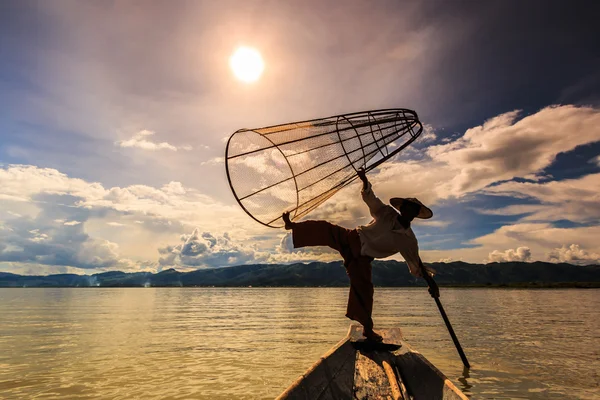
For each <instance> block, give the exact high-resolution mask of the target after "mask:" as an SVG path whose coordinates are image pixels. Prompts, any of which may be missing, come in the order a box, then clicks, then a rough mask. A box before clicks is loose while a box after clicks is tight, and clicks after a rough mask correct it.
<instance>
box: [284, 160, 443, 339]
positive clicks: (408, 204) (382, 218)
mask: <svg viewBox="0 0 600 400" xmlns="http://www.w3.org/2000/svg"><path fill="white" fill-rule="evenodd" d="M358 177H359V178H360V179H361V181H362V183H363V185H362V190H361V195H362V199H363V200H364V202H365V203H367V206H368V207H369V212H370V213H371V216H372V217H373V220H372V221H371V222H370V223H369V224H368V225H366V226H359V227H358V228H356V229H352V230H350V229H346V228H343V227H341V226H337V225H334V224H331V223H329V222H326V221H304V222H292V221H290V213H289V212H286V213H283V215H282V218H283V221H284V223H285V229H291V230H292V239H293V242H294V247H295V248H298V247H306V246H329V247H331V248H332V249H334V250H337V251H339V252H340V254H341V256H342V258H343V259H344V266H345V267H346V272H347V273H348V276H349V277H350V295H349V298H348V307H347V311H346V317H348V318H350V319H352V320H355V321H358V322H360V323H361V324H362V325H363V335H364V336H365V337H366V338H367V340H369V341H374V342H381V340H382V337H381V335H379V334H378V333H376V332H375V331H374V330H373V319H372V318H371V315H372V313H373V291H374V290H373V281H372V275H371V261H373V259H374V258H385V257H389V256H391V255H393V254H396V253H398V252H399V253H400V254H401V255H402V257H404V260H406V264H407V265H408V268H409V270H410V272H411V274H413V275H414V276H417V277H423V278H424V279H425V280H426V281H427V283H428V285H429V293H430V294H431V296H432V297H439V289H438V287H437V285H436V283H435V281H434V280H433V279H432V278H431V275H432V274H433V270H432V269H430V268H428V267H425V266H424V265H423V263H422V262H421V258H420V257H419V245H418V242H417V238H416V237H415V234H414V232H413V230H412V229H411V227H410V223H411V222H412V220H413V219H414V218H423V219H427V218H431V217H432V216H433V212H432V211H431V210H430V209H429V208H428V207H426V206H424V205H423V203H421V202H420V201H419V200H417V199H415V198H398V197H395V198H392V199H391V200H390V204H391V206H389V205H387V204H384V203H383V202H382V201H381V200H380V199H379V198H378V197H377V196H375V193H373V188H372V187H371V183H370V182H369V180H368V179H367V175H366V172H365V170H364V169H359V170H358ZM396 210H397V211H396ZM398 211H399V212H400V213H399V214H398ZM423 271H426V273H425V274H423ZM430 274H431V275H430Z"/></svg>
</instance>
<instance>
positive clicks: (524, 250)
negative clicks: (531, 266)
mask: <svg viewBox="0 0 600 400" xmlns="http://www.w3.org/2000/svg"><path fill="white" fill-rule="evenodd" d="M508 261H523V262H525V261H531V250H530V249H529V247H525V246H523V247H518V248H517V249H508V250H505V251H498V250H494V251H492V252H491V253H490V254H489V255H488V258H487V260H485V262H508Z"/></svg>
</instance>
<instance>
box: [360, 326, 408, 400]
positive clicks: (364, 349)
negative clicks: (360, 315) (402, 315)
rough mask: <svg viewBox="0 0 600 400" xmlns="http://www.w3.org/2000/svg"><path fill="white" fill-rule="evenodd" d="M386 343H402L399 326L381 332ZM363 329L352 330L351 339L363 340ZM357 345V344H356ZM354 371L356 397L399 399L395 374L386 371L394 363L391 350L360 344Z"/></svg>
mask: <svg viewBox="0 0 600 400" xmlns="http://www.w3.org/2000/svg"><path fill="white" fill-rule="evenodd" d="M380 334H381V336H383V343H384V346H379V347H381V348H383V349H385V345H394V344H395V345H398V346H400V344H401V337H402V333H401V331H400V329H399V328H392V329H385V330H382V331H381V332H380ZM361 337H362V329H360V327H354V329H353V330H352V331H351V340H352V341H353V342H354V343H356V342H361V341H363V339H361ZM355 347H356V346H355ZM356 348H357V349H358V351H357V354H356V364H355V371H354V387H353V396H354V398H355V399H390V400H398V399H399V398H400V397H399V396H400V391H399V389H398V383H397V381H396V378H395V376H394V374H393V373H392V375H391V376H390V374H388V373H387V372H386V368H385V364H387V366H388V368H391V365H393V362H394V359H393V354H392V353H390V352H389V351H385V350H384V351H378V346H377V345H372V346H358V347H356Z"/></svg>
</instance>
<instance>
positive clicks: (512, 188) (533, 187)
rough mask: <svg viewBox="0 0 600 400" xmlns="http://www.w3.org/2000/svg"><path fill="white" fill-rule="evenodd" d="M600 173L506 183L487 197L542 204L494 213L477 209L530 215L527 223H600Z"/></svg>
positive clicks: (521, 206)
mask: <svg viewBox="0 0 600 400" xmlns="http://www.w3.org/2000/svg"><path fill="white" fill-rule="evenodd" d="M598 188H600V174H589V175H586V176H583V177H581V178H577V179H565V180H562V181H550V182H543V183H539V182H505V183H501V184H499V185H496V186H492V187H489V188H487V189H485V190H484V193H486V194H493V195H501V196H510V197H516V198H528V199H534V200H536V201H538V202H539V204H527V205H511V206H508V207H502V208H499V209H495V210H478V211H479V212H480V213H484V214H493V215H518V214H529V215H527V216H525V217H524V218H523V220H524V221H556V220H559V219H568V220H570V221H575V222H581V223H590V222H596V221H599V220H600V191H599V190H598Z"/></svg>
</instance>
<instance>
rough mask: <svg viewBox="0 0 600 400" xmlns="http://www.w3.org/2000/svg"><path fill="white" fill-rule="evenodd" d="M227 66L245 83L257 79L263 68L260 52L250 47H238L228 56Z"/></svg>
mask: <svg viewBox="0 0 600 400" xmlns="http://www.w3.org/2000/svg"><path fill="white" fill-rule="evenodd" d="M229 66H230V67H231V70H232V71H233V74H234V75H235V77H236V78H238V79H239V80H241V81H243V82H247V83H251V82H255V81H256V80H258V78H260V76H261V75H262V73H263V70H264V69H265V63H264V61H263V59H262V57H261V55H260V53H259V52H258V50H256V49H253V48H252V47H240V48H238V49H237V50H236V51H235V52H234V53H233V54H232V55H231V57H230V58H229Z"/></svg>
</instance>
